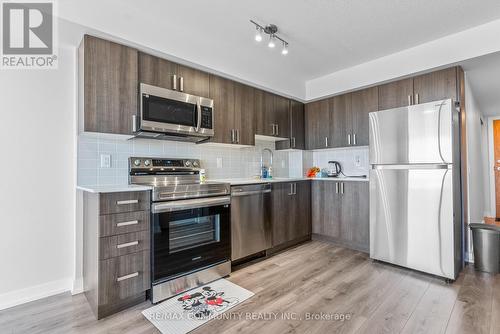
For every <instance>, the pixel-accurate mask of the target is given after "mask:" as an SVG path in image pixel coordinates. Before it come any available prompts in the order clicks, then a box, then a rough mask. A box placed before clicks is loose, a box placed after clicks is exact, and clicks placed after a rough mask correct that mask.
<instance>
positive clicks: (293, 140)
mask: <svg viewBox="0 0 500 334" xmlns="http://www.w3.org/2000/svg"><path fill="white" fill-rule="evenodd" d="M295 147H296V145H295V137H292V148H295Z"/></svg>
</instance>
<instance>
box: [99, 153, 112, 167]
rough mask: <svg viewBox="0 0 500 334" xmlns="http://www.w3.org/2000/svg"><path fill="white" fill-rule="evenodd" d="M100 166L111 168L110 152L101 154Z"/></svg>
mask: <svg viewBox="0 0 500 334" xmlns="http://www.w3.org/2000/svg"><path fill="white" fill-rule="evenodd" d="M101 168H111V155H110V154H101Z"/></svg>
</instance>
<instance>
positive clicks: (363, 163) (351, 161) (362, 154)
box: [303, 146, 369, 176]
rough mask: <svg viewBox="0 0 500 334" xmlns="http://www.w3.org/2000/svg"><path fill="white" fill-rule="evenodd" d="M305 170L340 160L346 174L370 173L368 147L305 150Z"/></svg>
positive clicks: (324, 166)
mask: <svg viewBox="0 0 500 334" xmlns="http://www.w3.org/2000/svg"><path fill="white" fill-rule="evenodd" d="M303 153H304V154H303V155H304V159H303V170H304V172H305V171H307V169H308V168H311V167H312V166H316V167H319V168H320V169H323V168H328V161H331V160H333V161H338V162H340V164H341V166H342V170H343V172H344V173H345V174H346V175H349V176H356V175H368V172H369V157H368V147H367V146H362V147H345V148H334V149H325V150H317V151H304V152H303Z"/></svg>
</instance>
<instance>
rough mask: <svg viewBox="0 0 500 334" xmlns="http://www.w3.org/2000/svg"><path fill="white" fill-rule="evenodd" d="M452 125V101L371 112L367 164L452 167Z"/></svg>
mask: <svg viewBox="0 0 500 334" xmlns="http://www.w3.org/2000/svg"><path fill="white" fill-rule="evenodd" d="M452 124H453V123H452V100H443V101H436V102H430V103H425V104H418V105H414V106H409V107H404V108H397V109H390V110H383V111H378V112H372V113H370V163H371V164H435V163H452V160H453V159H452Z"/></svg>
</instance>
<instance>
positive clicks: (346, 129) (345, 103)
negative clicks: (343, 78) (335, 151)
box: [330, 94, 352, 147]
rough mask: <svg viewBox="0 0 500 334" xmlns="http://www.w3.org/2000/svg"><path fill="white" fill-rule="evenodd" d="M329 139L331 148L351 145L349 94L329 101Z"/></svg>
mask: <svg viewBox="0 0 500 334" xmlns="http://www.w3.org/2000/svg"><path fill="white" fill-rule="evenodd" d="M330 137H331V138H332V143H331V145H330V146H332V147H346V146H350V145H352V120H351V94H343V95H339V96H335V97H332V98H331V99H330Z"/></svg>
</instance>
